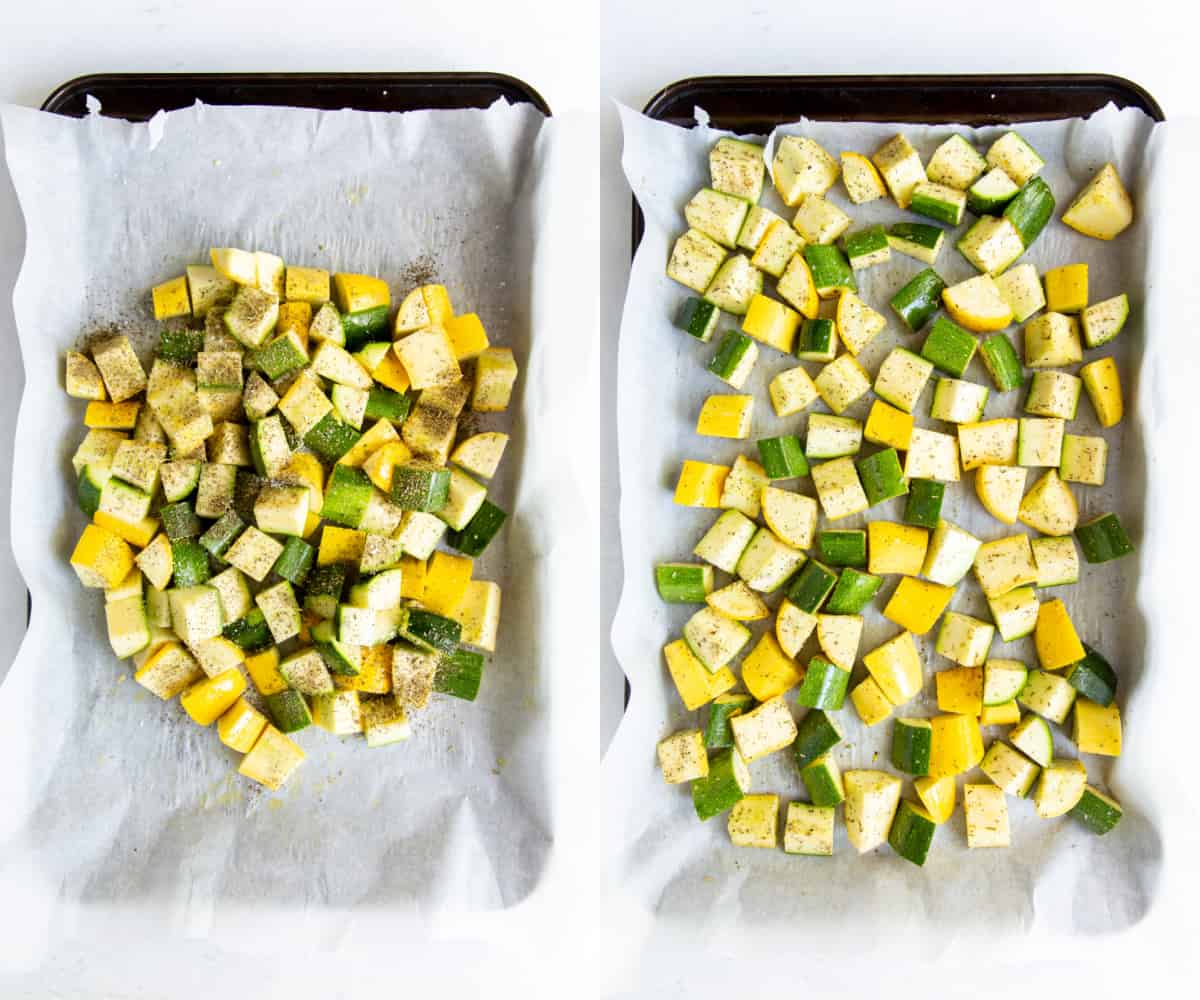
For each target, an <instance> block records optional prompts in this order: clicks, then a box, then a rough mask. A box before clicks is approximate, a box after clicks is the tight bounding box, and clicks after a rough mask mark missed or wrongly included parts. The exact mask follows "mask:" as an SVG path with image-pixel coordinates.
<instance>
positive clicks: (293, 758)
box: [238, 726, 304, 791]
mask: <svg viewBox="0 0 1200 1000" xmlns="http://www.w3.org/2000/svg"><path fill="white" fill-rule="evenodd" d="M302 763H304V751H303V750H301V749H300V747H298V746H297V745H296V744H295V743H294V742H293V741H292V740H290V739H288V737H286V736H284V734H283V733H281V732H280V731H279V730H278V729H276V728H275V727H274V726H267V727H266V728H265V729H264V730H263V731H262V735H261V736H259V738H258V742H257V743H255V744H254V747H253V749H251V751H250V752H249V753H248V754H246V756H245V757H243V758H242V763H241V766H240V767H238V773H239V774H241V775H243V776H244V777H247V778H250V779H252V780H253V781H257V782H258V783H259V784H260V785H266V787H267V788H269V789H271V790H272V791H277V790H278V789H280V788H282V787H283V784H284V782H285V781H287V780H288V778H290V777H291V775H292V772H293V771H295V770H296V768H298V767H299V766H300V765H301V764H302Z"/></svg>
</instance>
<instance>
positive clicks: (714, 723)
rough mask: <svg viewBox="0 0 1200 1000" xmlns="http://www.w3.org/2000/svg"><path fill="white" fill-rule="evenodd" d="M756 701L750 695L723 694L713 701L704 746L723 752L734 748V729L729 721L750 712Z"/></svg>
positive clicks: (705, 730)
mask: <svg viewBox="0 0 1200 1000" xmlns="http://www.w3.org/2000/svg"><path fill="white" fill-rule="evenodd" d="M753 707H754V699H753V698H751V697H750V695H748V694H721V695H717V697H716V698H715V699H713V703H712V705H711V706H710V707H709V710H708V725H707V726H706V727H705V729H704V746H705V748H706V749H708V750H723V749H724V748H725V747H731V746H733V727H732V726H731V725H730V724H729V720H730V719H732V718H733V717H734V716H735V715H741V714H742V713H743V712H749V711H750V709H751V708H753Z"/></svg>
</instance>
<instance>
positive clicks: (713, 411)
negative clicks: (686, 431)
mask: <svg viewBox="0 0 1200 1000" xmlns="http://www.w3.org/2000/svg"><path fill="white" fill-rule="evenodd" d="M753 413H754V397H753V396H730V395H717V396H709V397H708V399H706V400H705V401H704V405H703V406H702V407H700V416H699V417H698V418H697V420H696V433H697V434H702V435H704V436H705V437H720V438H736V439H743V438H745V437H746V436H747V435H748V434H749V433H750V418H751V416H752V415H753Z"/></svg>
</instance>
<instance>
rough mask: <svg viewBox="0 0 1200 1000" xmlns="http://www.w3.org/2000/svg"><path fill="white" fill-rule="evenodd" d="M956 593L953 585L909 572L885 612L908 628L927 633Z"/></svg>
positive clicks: (920, 633) (915, 631) (914, 631)
mask: <svg viewBox="0 0 1200 1000" xmlns="http://www.w3.org/2000/svg"><path fill="white" fill-rule="evenodd" d="M953 596H954V588H953V587H943V586H942V585H941V584H938V583H930V582H929V581H928V580H918V579H917V578H916V577H913V576H906V577H904V579H902V580H901V581H900V585H899V586H898V587H897V588H896V592H895V593H894V594H892V599H891V600H890V601H888V602H887V606H886V607H885V608H884V609H883V616H884V617H885V618H887V619H888V620H890V621H893V622H895V623H896V624H897V625H899V626H900V627H901V628H902V629H905V630H906V631H908V632H912V633H914V634H916V635H924V634H925V633H926V632H928V631H929V630H930V629H931V628H933V626H934V625H935V624H936V623H937V620H938V619H939V618H940V617H941V616H942V612H943V611H945V610H946V607H947V605H949V603H950V598H952V597H953Z"/></svg>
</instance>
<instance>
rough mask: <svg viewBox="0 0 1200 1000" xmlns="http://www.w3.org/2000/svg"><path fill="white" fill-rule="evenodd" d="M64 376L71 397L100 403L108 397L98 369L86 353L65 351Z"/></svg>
mask: <svg viewBox="0 0 1200 1000" xmlns="http://www.w3.org/2000/svg"><path fill="white" fill-rule="evenodd" d="M64 378H65V386H64V387H65V388H66V390H67V395H68V396H70V397H71V398H72V399H90V400H92V401H93V402H100V403H103V402H104V401H105V400H106V399H108V390H106V389H105V388H104V379H102V378H101V377H100V369H99V368H97V367H96V365H95V363H94V362H93V361H92V359H91V358H89V357H88V356H87V355H86V354H80V353H79V352H78V351H68V352H67V366H66V372H65V376H64Z"/></svg>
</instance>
